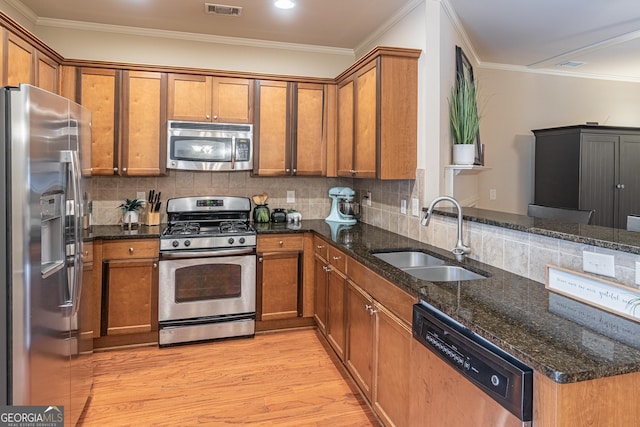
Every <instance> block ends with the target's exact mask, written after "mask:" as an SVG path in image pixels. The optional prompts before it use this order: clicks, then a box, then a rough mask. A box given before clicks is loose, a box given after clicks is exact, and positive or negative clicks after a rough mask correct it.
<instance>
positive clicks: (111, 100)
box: [78, 68, 121, 175]
mask: <svg viewBox="0 0 640 427" xmlns="http://www.w3.org/2000/svg"><path fill="white" fill-rule="evenodd" d="M78 79H79V81H80V93H79V102H80V104H82V105H83V106H85V107H87V108H88V109H89V111H91V124H92V126H91V158H92V175H114V174H118V173H119V169H118V154H119V153H118V150H117V148H118V126H119V117H118V114H119V99H120V98H119V93H120V85H121V78H120V71H117V70H109V69H100V68H81V69H80V72H79V76H78Z"/></svg>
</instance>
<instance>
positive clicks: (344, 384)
mask: <svg viewBox="0 0 640 427" xmlns="http://www.w3.org/2000/svg"><path fill="white" fill-rule="evenodd" d="M317 334H318V332H317V331H316V330H315V329H306V330H298V331H285V332H276V333H268V334H263V335H257V336H256V337H255V338H253V339H235V340H226V341H218V342H210V343H203V344H191V345H185V346H177V347H168V348H157V347H143V348H136V349H126V350H115V351H106V352H101V353H96V354H95V355H94V360H95V379H94V388H93V397H92V399H91V401H90V402H89V404H88V407H87V409H86V411H85V413H84V414H83V416H82V417H81V419H80V423H79V426H81V427H110V426H118V427H126V426H136V427H138V426H172V427H174V426H185V427H186V426H195V425H202V426H231V425H252V426H292V427H293V426H296V427H300V426H331V427H340V426H378V425H380V424H379V421H378V420H377V418H376V417H375V415H373V413H372V411H371V410H370V408H369V407H368V406H367V404H366V403H365V401H364V399H363V397H362V396H361V395H360V394H359V392H358V390H357V389H356V387H355V385H354V384H353V381H352V379H351V378H350V377H349V376H348V374H347V373H346V371H345V370H344V367H343V366H342V365H341V364H340V362H339V361H338V359H337V358H336V357H335V355H334V354H333V353H332V352H330V351H327V349H326V348H325V346H326V344H325V342H324V340H323V339H322V338H321V337H320V336H319V335H317Z"/></svg>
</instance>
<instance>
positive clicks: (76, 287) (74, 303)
mask: <svg viewBox="0 0 640 427" xmlns="http://www.w3.org/2000/svg"><path fill="white" fill-rule="evenodd" d="M61 161H62V162H64V163H69V165H70V172H71V174H70V175H71V179H70V181H71V186H72V194H73V217H74V220H73V242H74V244H73V272H72V274H73V278H72V280H71V283H70V284H71V289H70V292H69V293H70V298H71V300H70V301H69V305H70V309H71V315H74V314H76V313H77V312H78V310H79V308H80V307H79V301H80V295H81V292H82V246H81V243H80V242H81V239H82V236H81V230H82V227H81V221H82V218H81V212H80V211H81V207H80V203H81V202H80V200H82V199H81V197H82V196H81V189H80V173H81V172H80V157H79V156H78V152H77V151H76V150H63V151H62V152H61ZM65 306H66V304H65Z"/></svg>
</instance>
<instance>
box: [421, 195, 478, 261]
mask: <svg viewBox="0 0 640 427" xmlns="http://www.w3.org/2000/svg"><path fill="white" fill-rule="evenodd" d="M443 200H444V201H448V202H451V203H453V204H454V205H455V207H456V209H457V210H458V241H457V242H456V247H455V248H453V249H451V252H453V254H454V255H455V257H456V260H458V261H463V260H464V256H465V255H469V254H470V253H471V248H470V247H469V246H465V245H464V243H462V208H461V207H460V203H458V201H457V200H456V199H454V198H453V197H449V196H440V197H436V198H435V199H433V200H432V201H431V204H430V205H429V209H427V213H426V214H425V215H424V218H422V221H421V224H422V225H425V226H427V225H429V220H430V219H431V212H432V211H433V208H434V207H435V205H437V204H438V203H440V202H442V201H443Z"/></svg>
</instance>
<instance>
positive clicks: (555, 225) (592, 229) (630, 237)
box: [423, 207, 640, 254]
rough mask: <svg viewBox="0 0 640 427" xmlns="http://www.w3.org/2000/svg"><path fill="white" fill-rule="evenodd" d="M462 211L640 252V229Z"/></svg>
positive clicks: (446, 211) (472, 217) (447, 211)
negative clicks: (633, 229) (639, 230)
mask: <svg viewBox="0 0 640 427" xmlns="http://www.w3.org/2000/svg"><path fill="white" fill-rule="evenodd" d="M424 210H426V209H423V211H424ZM433 211H434V213H437V214H440V215H444V216H449V217H453V218H457V217H458V213H457V212H456V210H455V209H454V208H448V207H445V208H440V207H437V208H435V209H434V210H433ZM462 215H463V218H464V219H465V220H467V221H471V222H477V223H479V224H488V225H494V226H497V227H503V228H508V229H511V230H517V231H523V232H525V233H531V234H539V235H541V236H547V237H553V238H556V239H562V240H568V241H570V242H576V243H584V244H587V245H592V246H597V247H601V248H606V249H613V250H616V251H622V252H628V253H632V254H640V232H635V231H627V230H625V229H620V228H610V227H600V226H598V225H585V224H567V223H562V222H557V221H554V220H549V219H542V218H532V217H529V216H526V215H516V214H510V213H505V212H497V211H490V210H486V209H477V208H467V207H465V208H462Z"/></svg>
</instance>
